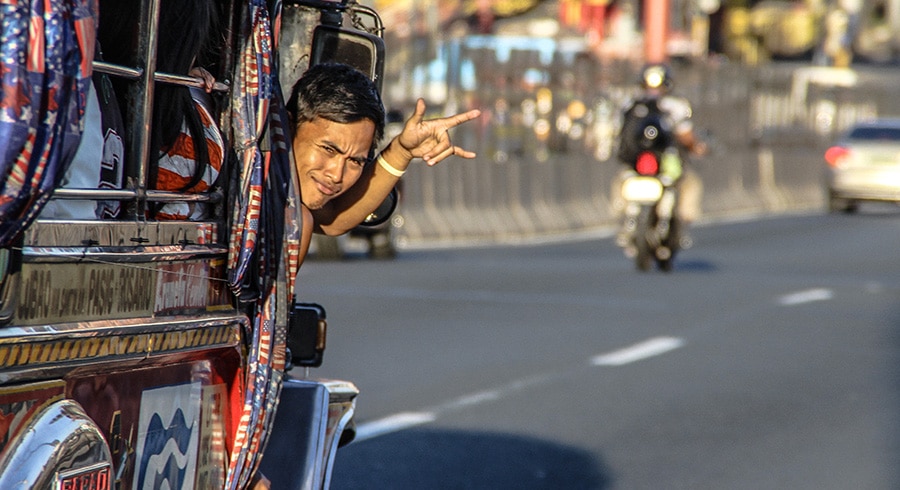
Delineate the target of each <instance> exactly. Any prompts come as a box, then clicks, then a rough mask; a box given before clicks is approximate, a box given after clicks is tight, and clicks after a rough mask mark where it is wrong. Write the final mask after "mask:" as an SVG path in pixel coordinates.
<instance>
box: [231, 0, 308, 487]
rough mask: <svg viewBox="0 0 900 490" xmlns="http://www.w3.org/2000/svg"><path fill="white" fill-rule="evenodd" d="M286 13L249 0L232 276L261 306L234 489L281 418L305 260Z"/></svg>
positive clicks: (238, 90) (236, 95)
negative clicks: (288, 108) (279, 40)
mask: <svg viewBox="0 0 900 490" xmlns="http://www.w3.org/2000/svg"><path fill="white" fill-rule="evenodd" d="M279 14H280V3H279V2H276V3H275V4H274V7H273V9H272V11H271V13H270V11H269V10H267V7H266V2H265V1H264V0H249V2H248V5H247V9H245V13H244V16H245V17H244V18H243V25H242V29H243V32H242V34H241V36H240V37H241V39H242V40H243V42H244V44H243V45H242V46H241V50H240V54H239V59H238V66H237V69H236V76H235V82H234V89H233V96H232V119H233V131H234V135H233V141H234V145H235V151H236V153H237V155H238V160H239V161H240V162H241V171H240V177H239V186H238V187H239V189H238V194H239V195H238V196H236V199H235V206H234V210H233V216H234V218H233V222H232V233H231V243H230V247H229V281H230V285H231V288H232V290H233V291H234V293H235V294H236V295H237V296H238V297H239V298H241V299H242V301H244V302H246V303H247V304H249V305H250V307H251V308H250V309H251V310H252V311H253V312H254V314H253V318H252V319H251V331H249V332H247V336H246V337H247V339H248V340H249V349H248V353H249V354H248V360H247V368H246V377H245V392H244V407H243V410H242V413H241V417H240V421H239V423H238V426H237V432H236V434H235V436H234V446H233V449H232V454H231V457H230V461H229V467H228V476H227V481H226V485H225V488H226V489H234V490H237V489H241V488H244V487H245V486H246V485H247V484H248V480H249V477H250V475H252V474H253V472H255V471H256V469H257V468H258V467H259V463H260V460H261V459H262V452H261V451H262V449H263V448H265V443H266V434H268V432H269V430H270V429H271V427H272V422H273V421H274V415H275V407H276V405H277V403H278V399H279V396H280V393H281V385H282V378H283V374H284V367H285V345H286V336H287V330H286V328H287V315H288V309H289V308H288V306H289V304H290V300H291V299H292V298H293V287H294V280H295V277H296V274H297V269H298V264H299V251H300V226H299V224H300V223H299V221H298V220H299V217H300V212H299V209H298V206H299V203H300V199H299V194H298V189H299V186H298V185H297V182H296V175H295V174H296V172H294V171H293V169H292V165H291V159H290V153H289V151H290V142H289V134H290V133H289V129H288V128H287V126H286V124H287V122H288V119H287V117H286V115H285V112H284V104H283V101H282V99H281V91H280V89H279V88H278V86H277V84H278V77H277V74H276V73H275V66H274V62H273V55H274V54H273V53H274V45H273V43H274V40H273V39H274V37H273V32H274V31H273V26H274V25H277V22H278V19H279ZM273 18H274V22H273V20H272V19H273Z"/></svg>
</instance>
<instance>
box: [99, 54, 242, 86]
mask: <svg viewBox="0 0 900 490" xmlns="http://www.w3.org/2000/svg"><path fill="white" fill-rule="evenodd" d="M94 71H97V72H100V73H106V74H107V75H113V76H116V77H120V78H124V79H127V80H139V79H140V78H141V75H143V74H144V70H141V69H140V68H130V67H127V66H122V65H117V64H115V63H107V62H105V61H95V62H94ZM153 80H154V81H157V82H161V83H169V84H172V85H183V86H186V87H195V88H205V87H206V85H204V83H203V79H202V78H197V77H189V76H184V75H175V74H174V73H164V72H159V71H158V72H156V73H154V74H153ZM229 88H230V87H229V86H228V84H226V83H222V82H219V81H216V83H215V85H213V91H214V92H227V91H228V89H229Z"/></svg>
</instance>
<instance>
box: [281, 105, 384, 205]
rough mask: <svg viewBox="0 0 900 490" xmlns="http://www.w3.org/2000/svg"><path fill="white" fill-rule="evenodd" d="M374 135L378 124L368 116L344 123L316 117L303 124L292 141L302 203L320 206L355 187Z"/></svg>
mask: <svg viewBox="0 0 900 490" xmlns="http://www.w3.org/2000/svg"><path fill="white" fill-rule="evenodd" d="M374 138H375V123H373V122H372V121H370V120H368V119H363V120H361V121H357V122H353V123H349V124H343V123H336V122H332V121H329V120H327V119H323V118H321V117H317V118H316V119H314V120H312V121H309V122H305V123H301V124H300V126H299V127H298V128H297V134H295V135H294V143H293V144H294V160H295V162H296V164H297V174H298V176H299V179H300V197H301V199H302V201H303V204H305V205H306V207H308V208H309V209H321V208H322V206H324V205H325V203H327V202H328V201H330V200H332V199H334V198H335V197H337V196H339V195H341V194H342V193H344V192H345V191H346V190H347V189H349V188H350V187H351V186H353V184H355V183H356V181H357V180H359V176H360V175H361V174H362V171H363V167H364V166H365V163H366V159H367V158H368V157H369V149H370V148H371V147H372V142H373V140H374Z"/></svg>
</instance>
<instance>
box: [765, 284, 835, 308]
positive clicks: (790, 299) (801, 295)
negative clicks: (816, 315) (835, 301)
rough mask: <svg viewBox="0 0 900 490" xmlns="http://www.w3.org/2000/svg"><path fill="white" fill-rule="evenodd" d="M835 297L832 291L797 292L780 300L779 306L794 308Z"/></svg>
mask: <svg viewBox="0 0 900 490" xmlns="http://www.w3.org/2000/svg"><path fill="white" fill-rule="evenodd" d="M833 297H834V293H833V292H832V291H831V290H830V289H826V288H815V289H807V290H805V291H797V292H796V293H791V294H785V295H784V296H781V297H779V298H778V304H780V305H782V306H793V305H799V304H803V303H812V302H813V301H827V300H829V299H831V298H833Z"/></svg>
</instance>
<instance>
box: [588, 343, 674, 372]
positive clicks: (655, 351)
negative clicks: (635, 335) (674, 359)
mask: <svg viewBox="0 0 900 490" xmlns="http://www.w3.org/2000/svg"><path fill="white" fill-rule="evenodd" d="M683 345H684V340H682V339H679V338H677V337H654V338H652V339H647V340H645V341H643V342H640V343H637V344H634V345H632V346H630V347H626V348H624V349H619V350H617V351H613V352H610V353H608V354H601V355H599V356H595V357H594V358H593V359H591V364H593V365H595V366H622V365H625V364H629V363H632V362H637V361H640V360H643V359H647V358H649V357H653V356H658V355H660V354H665V353H666V352H669V351H671V350H675V349H677V348H679V347H681V346H683Z"/></svg>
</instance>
